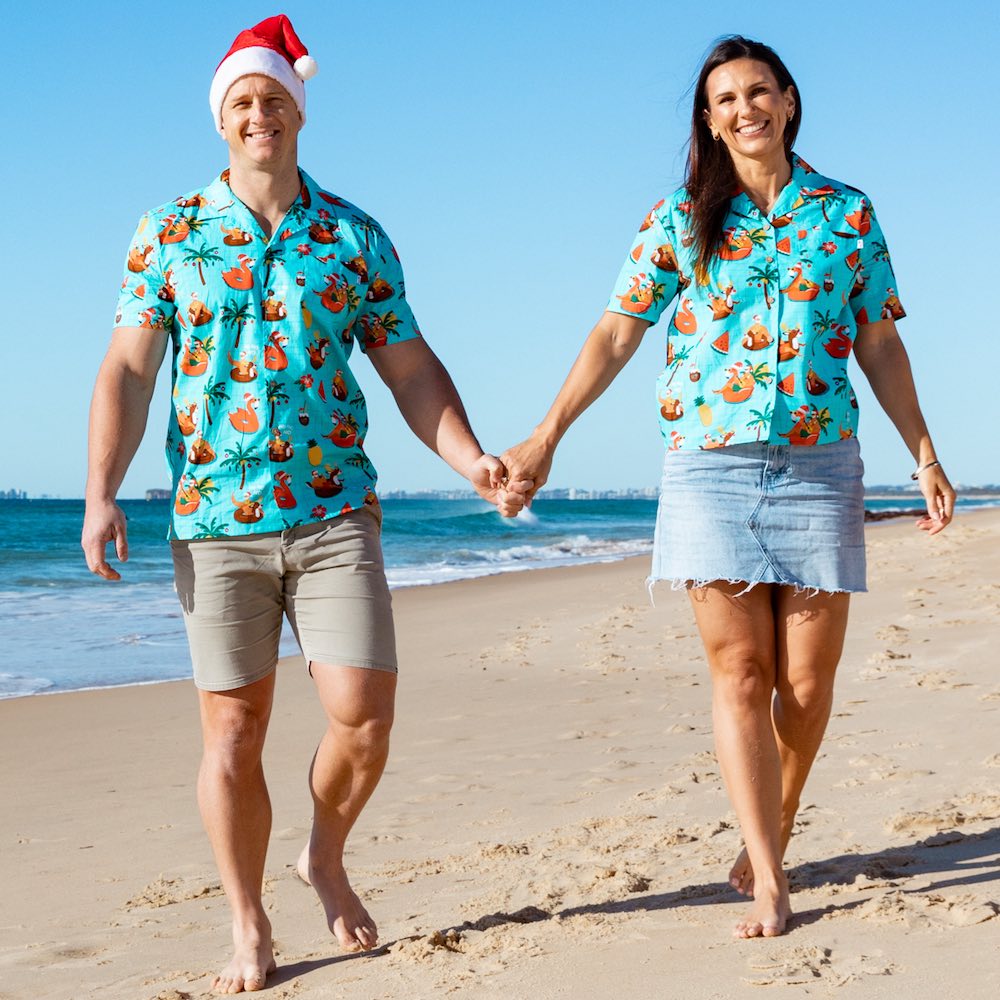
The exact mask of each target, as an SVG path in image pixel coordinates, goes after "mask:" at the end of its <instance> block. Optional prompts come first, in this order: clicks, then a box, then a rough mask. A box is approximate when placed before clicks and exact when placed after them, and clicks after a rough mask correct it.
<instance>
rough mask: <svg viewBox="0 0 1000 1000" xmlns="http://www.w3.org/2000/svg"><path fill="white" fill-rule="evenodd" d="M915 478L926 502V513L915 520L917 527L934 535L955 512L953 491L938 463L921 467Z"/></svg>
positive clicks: (942, 529)
mask: <svg viewBox="0 0 1000 1000" xmlns="http://www.w3.org/2000/svg"><path fill="white" fill-rule="evenodd" d="M917 479H918V481H919V483H920V492H921V493H923V495H924V500H925V501H926V503H927V515H926V516H925V517H921V518H920V519H919V520H918V521H917V527H918V528H919V529H920V530H921V531H926V532H927V533H928V534H929V535H936V534H937V533H938V532H939V531H944V529H945V528H946V527H947V526H948V525H949V524H950V523H951V519H952V515H953V514H954V512H955V491H954V490H953V489H952V487H951V483H949V482H948V477H947V476H946V475H945V474H944V470H943V469H942V468H941V466H940V465H932V466H928V467H926V468H924V469H922V470H921V471H920V473H919V475H918V477H917Z"/></svg>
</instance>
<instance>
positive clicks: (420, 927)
mask: <svg viewBox="0 0 1000 1000" xmlns="http://www.w3.org/2000/svg"><path fill="white" fill-rule="evenodd" d="M867 531H868V544H869V587H870V593H869V594H867V595H860V596H858V597H857V598H855V600H854V608H853V615H852V621H851V626H850V629H849V633H848V640H847V646H846V651H845V654H844V659H843V662H842V665H841V668H840V677H839V680H838V687H837V700H836V705H835V708H834V717H833V719H832V721H831V724H830V729H829V733H828V736H827V740H826V743H825V745H824V747H823V750H822V751H821V756H820V759H819V760H818V762H817V764H816V767H815V769H814V772H813V776H812V778H811V781H810V784H809V786H808V787H807V789H806V794H805V799H804V805H803V808H802V811H801V813H800V817H799V823H798V826H797V831H796V836H795V837H794V838H793V841H792V844H791V847H790V849H789V855H788V859H787V863H788V868H789V872H790V878H791V883H792V887H793V895H792V905H793V907H794V909H795V912H796V918H795V920H794V922H793V925H792V929H791V932H790V933H789V934H788V935H787V936H786V937H783V938H779V939H773V940H754V941H734V940H732V939H731V936H730V931H731V927H732V924H733V923H734V921H735V920H736V919H737V917H738V916H739V914H740V911H741V909H742V908H743V907H744V906H745V903H744V902H743V901H742V899H741V897H739V896H737V894H736V893H735V892H733V891H732V890H730V889H729V888H728V886H727V885H726V875H727V872H728V868H729V864H730V863H731V861H732V859H733V858H734V857H735V855H736V853H737V851H738V849H739V835H738V831H737V830H736V827H735V817H734V815H733V813H732V811H731V810H730V808H729V805H728V802H727V799H726V796H725V794H724V791H723V788H722V783H721V780H720V778H719V776H718V772H717V768H716V764H715V758H714V754H713V752H712V738H711V729H710V706H709V685H708V681H707V674H706V669H705V667H704V665H703V662H702V656H701V650H700V644H699V642H698V639H697V637H696V635H695V632H694V627H693V624H692V619H691V613H690V610H689V607H688V602H687V598H686V596H685V595H683V594H678V593H671V592H670V591H669V589H667V588H665V587H661V588H659V589H658V590H657V592H656V605H655V607H651V606H650V603H649V600H648V597H647V594H646V590H645V586H644V578H645V575H646V560H644V559H633V560H629V561H625V562H619V563H614V564H607V565H598V566H584V567H579V568H569V569H551V570H539V571H533V572H528V573H519V574H509V575H506V576H498V577H491V578H487V579H481V580H473V581H467V582H462V583H455V584H441V585H438V586H434V587H422V588H413V589H410V590H404V591H397V592H396V593H395V596H394V600H395V607H396V613H397V628H398V633H399V641H400V649H401V673H400V693H399V704H398V717H397V723H396V728H395V730H394V736H393V751H392V756H391V759H390V762H389V767H388V770H387V772H386V775H385V778H384V780H383V781H382V784H381V785H380V787H379V789H378V790H377V792H376V793H375V796H374V798H373V799H372V801H371V803H370V804H369V806H368V807H367V809H366V810H365V812H364V814H363V815H362V817H361V820H360V822H359V824H358V826H357V828H356V830H355V833H354V836H353V839H352V842H351V844H350V845H349V870H350V872H351V875H352V878H353V880H354V883H355V888H356V889H357V890H358V892H359V894H360V895H361V896H362V898H363V899H365V900H366V902H367V904H368V905H369V908H370V909H371V911H372V914H373V916H374V917H375V919H376V921H377V922H378V925H379V929H380V933H381V939H382V942H383V944H382V946H381V947H380V949H379V950H378V951H376V952H374V953H371V954H369V955H365V956H345V955H341V954H339V953H338V951H337V948H336V947H335V945H334V943H333V942H332V940H331V938H330V936H329V934H328V932H327V931H326V928H325V926H324V922H323V919H322V915H321V911H320V908H319V904H318V902H317V901H316V899H315V897H314V896H313V894H312V892H311V890H310V889H308V888H307V887H306V886H304V885H303V884H302V883H301V882H300V881H299V880H298V879H297V878H296V877H295V875H294V871H293V865H294V862H295V859H296V856H297V854H298V851H299V849H300V847H301V845H302V843H303V842H304V839H305V837H306V835H307V830H308V826H309V820H310V808H311V804H310V800H309V795H308V790H307V787H306V782H305V773H306V768H307V766H308V763H309V759H310V757H311V753H312V750H313V745H314V743H315V741H316V740H317V739H318V737H319V734H320V732H321V729H322V724H323V723H322V716H321V712H320V709H319V706H318V704H317V702H316V700H315V698H314V696H313V692H312V688H311V682H310V681H309V678H308V676H307V674H306V672H305V670H304V668H303V664H302V662H301V660H298V659H291V660H287V661H283V662H282V664H281V666H280V668H279V679H278V693H277V698H276V707H275V711H274V716H273V720H272V723H271V732H270V737H269V741H268V750H267V753H266V756H265V764H266V768H267V772H268V776H269V781H270V786H271V793H272V799H273V807H274V829H273V836H272V843H271V847H270V853H269V855H268V865H267V877H266V883H265V900H266V903H267V906H268V911H269V914H270V917H271V920H272V923H273V925H274V929H275V935H276V945H277V951H278V962H279V969H278V972H277V973H276V975H274V976H273V977H272V978H271V979H270V980H269V986H268V989H267V991H266V992H265V993H263V994H261V995H263V996H272V997H281V998H292V997H294V998H296V1000H298V998H303V1000H305V998H320V997H322V998H336V997H351V998H358V1000H375V998H386V1000H388V998H422V997H443V996H449V995H458V996H464V997H471V998H479V997H483V998H488V997H503V998H517V1000H520V998H532V1000H536V998H538V1000H544V998H549V997H567V998H569V997H572V998H589V997H595V998H596V997H632V998H660V997H664V998H668V997H669V998H672V997H684V998H691V1000H729V998H743V997H752V996H761V995H764V994H767V995H772V996H777V997H797V996H816V997H834V996H835V997H838V998H843V1000H853V998H855V997H857V998H862V997H863V998H866V1000H870V998H883V997H885V998H897V997H898V998H907V1000H914V998H917V1000H919V998H935V1000H939V998H940V1000H950V998H952V997H962V998H963V1000H978V998H986V997H990V998H994V997H996V996H998V995H1000V958H998V956H1000V780H998V779H1000V738H998V737H1000V674H998V672H997V668H996V663H997V652H996V647H997V637H998V626H1000V572H998V568H1000V511H995V510H994V511H985V512H980V513H976V514H972V515H967V516H965V517H963V518H961V519H960V520H959V521H957V522H956V523H955V524H954V525H953V526H952V527H950V528H949V529H948V531H946V532H945V533H944V534H943V535H942V536H940V537H938V538H935V539H928V538H926V537H925V536H924V535H923V534H921V533H919V532H917V531H916V530H915V529H914V528H913V526H912V522H911V521H909V520H906V521H901V522H894V523H890V524H878V525H872V526H869V528H868V529H867ZM81 627H85V623H81ZM43 642H44V636H39V650H38V654H39V656H40V657H44V655H45V650H44V646H43V645H42V643H43ZM0 749H2V753H0V770H2V775H3V778H2V787H3V790H4V807H3V810H2V813H0V848H2V850H0V873H2V882H0V884H2V886H3V891H2V896H0V899H2V904H0V905H2V916H0V929H2V936H0V998H3V1000H15V998H16V1000H22V998H24V1000H28V998H30V1000H46V998H61V1000H62V998H67V1000H68V998H73V1000H78V998H90V997H94V998H96V997H100V998H102V1000H117V998H123V1000H153V998H156V1000H188V998H198V997H203V996H208V995H210V994H209V993H208V982H209V979H210V976H211V975H212V974H214V972H216V971H217V969H218V968H219V967H220V966H221V965H222V964H223V963H224V961H225V960H226V959H227V958H228V950H229V928H228V921H227V915H226V907H225V902H224V899H223V898H222V895H221V889H220V886H219V882H218V879H217V876H216V874H215V871H214V866H213V864H212V860H211V855H210V851H209V846H208V842H207V839H206V837H205V835H204V833H203V831H202V829H201V824H200V820H199V817H198V813H197V808H196V804H195V798H194V778H195V772H196V769H197V764H198V757H199V732H198V720H197V707H196V697H195V693H194V690H193V687H192V686H191V685H190V684H189V683H172V684H157V685H148V686H140V687H130V688H118V689H113V690H103V691H87V692H78V693H72V694H60V695H51V696H36V697H29V698H21V699H16V700H11V701H5V702H0Z"/></svg>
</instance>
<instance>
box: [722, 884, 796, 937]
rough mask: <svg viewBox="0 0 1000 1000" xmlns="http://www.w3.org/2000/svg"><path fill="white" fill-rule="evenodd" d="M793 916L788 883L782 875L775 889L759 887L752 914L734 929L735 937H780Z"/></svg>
mask: <svg viewBox="0 0 1000 1000" xmlns="http://www.w3.org/2000/svg"><path fill="white" fill-rule="evenodd" d="M791 915H792V906H791V903H790V902H789V899H788V882H787V880H786V879H785V876H784V875H782V876H781V878H780V880H779V882H778V883H777V884H776V885H775V886H774V888H773V889H772V888H768V889H765V888H762V887H761V886H760V885H758V886H757V889H756V892H755V894H754V899H753V904H752V905H751V907H750V912H749V913H748V914H747V915H746V917H745V918H744V919H743V920H740V921H739V922H738V923H737V924H736V926H735V927H734V928H733V937H738V938H754V937H778V936H779V935H781V934H784V933H785V927H786V926H787V924H788V920H789V918H790V917H791Z"/></svg>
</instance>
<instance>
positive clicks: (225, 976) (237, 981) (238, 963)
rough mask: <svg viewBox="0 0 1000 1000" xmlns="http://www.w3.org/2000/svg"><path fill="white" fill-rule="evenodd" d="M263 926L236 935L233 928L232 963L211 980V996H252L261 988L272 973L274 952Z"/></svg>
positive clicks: (265, 922) (268, 931) (265, 923)
mask: <svg viewBox="0 0 1000 1000" xmlns="http://www.w3.org/2000/svg"><path fill="white" fill-rule="evenodd" d="M262 920H263V923H262V924H260V925H259V926H256V927H252V928H248V929H247V930H245V931H243V932H240V931H237V929H236V925H235V924H233V944H235V946H236V950H235V951H234V953H233V957H232V961H230V963H229V964H228V965H227V966H226V967H225V968H224V969H223V970H222V972H220V973H219V974H218V975H217V976H216V977H215V979H213V980H212V990H213V991H214V992H215V993H243V992H247V993H255V992H256V991H257V990H262V989H263V988H264V981H265V980H266V979H267V977H268V976H269V975H270V974H271V973H272V972H274V970H275V969H276V968H277V965H276V963H275V961H274V949H273V948H272V945H271V924H270V922H269V921H268V919H267V917H262Z"/></svg>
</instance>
